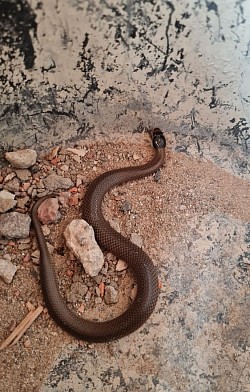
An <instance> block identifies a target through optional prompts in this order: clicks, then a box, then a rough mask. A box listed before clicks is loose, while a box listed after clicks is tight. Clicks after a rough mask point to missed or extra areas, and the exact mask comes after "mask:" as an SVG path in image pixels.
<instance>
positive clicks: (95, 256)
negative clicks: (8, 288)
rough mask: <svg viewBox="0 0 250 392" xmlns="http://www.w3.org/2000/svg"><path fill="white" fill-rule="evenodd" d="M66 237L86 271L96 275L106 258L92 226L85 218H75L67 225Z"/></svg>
mask: <svg viewBox="0 0 250 392" xmlns="http://www.w3.org/2000/svg"><path fill="white" fill-rule="evenodd" d="M64 237H65V239H66V243H67V246H68V247H69V248H70V249H71V250H72V251H73V253H74V254H75V255H76V257H77V258H78V259H79V261H80V262H81V263H82V265H83V268H84V270H85V271H86V273H87V274H89V275H90V276H96V275H97V274H98V272H99V271H100V270H101V268H102V266H103V263H104V258H103V254H102V251H101V249H100V248H99V246H98V245H97V243H96V240H95V236H94V231H93V229H92V227H91V226H90V225H89V224H88V223H87V222H85V221H84V220H83V219H74V220H73V221H71V222H70V224H69V225H68V226H67V227H66V229H65V231H64Z"/></svg>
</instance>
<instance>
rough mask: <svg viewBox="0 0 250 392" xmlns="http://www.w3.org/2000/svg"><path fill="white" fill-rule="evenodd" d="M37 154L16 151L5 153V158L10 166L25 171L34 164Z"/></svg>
mask: <svg viewBox="0 0 250 392" xmlns="http://www.w3.org/2000/svg"><path fill="white" fill-rule="evenodd" d="M36 157H37V153H36V151H35V150H30V149H26V150H18V151H14V152H6V154H5V158H6V159H7V161H9V162H10V164H11V166H13V167H16V168H19V169H27V168H28V167H30V166H32V165H34V164H35V163H36Z"/></svg>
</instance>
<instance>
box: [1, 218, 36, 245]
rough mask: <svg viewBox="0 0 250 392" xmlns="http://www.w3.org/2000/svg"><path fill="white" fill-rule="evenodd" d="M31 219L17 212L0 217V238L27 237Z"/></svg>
mask: <svg viewBox="0 0 250 392" xmlns="http://www.w3.org/2000/svg"><path fill="white" fill-rule="evenodd" d="M30 223H31V219H30V217H29V215H24V214H20V213H19V212H6V213H5V214H2V215H0V238H8V239H12V238H26V237H28V236H29V232H30Z"/></svg>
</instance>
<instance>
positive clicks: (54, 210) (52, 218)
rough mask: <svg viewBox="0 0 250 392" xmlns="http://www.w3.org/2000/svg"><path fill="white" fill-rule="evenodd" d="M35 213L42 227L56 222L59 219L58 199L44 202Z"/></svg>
mask: <svg viewBox="0 0 250 392" xmlns="http://www.w3.org/2000/svg"><path fill="white" fill-rule="evenodd" d="M37 213H38V218H39V220H40V221H41V222H42V224H43V225H48V224H50V223H53V222H56V221H57V220H58V219H59V218H60V213H59V203H58V199H56V198H54V197H53V198H49V199H46V200H44V202H43V203H42V204H41V205H40V206H39V208H38V211H37Z"/></svg>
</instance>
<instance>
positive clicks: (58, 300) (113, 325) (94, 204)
mask: <svg viewBox="0 0 250 392" xmlns="http://www.w3.org/2000/svg"><path fill="white" fill-rule="evenodd" d="M151 136H152V143H153V146H154V151H155V153H154V157H153V158H152V159H151V160H150V161H149V162H147V163H146V164H144V165H141V166H133V167H127V168H122V169H115V170H111V171H108V172H106V173H103V174H102V175H100V176H99V177H97V178H96V179H95V180H94V181H93V182H92V183H91V184H90V185H89V186H88V188H87V191H86V194H85V196H84V199H83V205H82V218H83V219H85V220H86V221H87V222H88V223H89V224H90V225H91V226H92V227H93V229H94V232H95V237H96V240H97V242H98V244H99V246H100V247H101V248H102V249H103V250H104V249H105V250H108V251H109V252H111V253H113V254H114V255H115V256H116V257H117V258H118V259H122V260H124V261H126V262H127V264H128V266H129V267H130V268H131V270H132V271H133V273H134V275H135V278H136V281H137V295H136V298H135V300H134V302H133V303H132V305H131V306H130V307H129V308H128V309H127V310H126V311H125V312H124V313H123V314H121V315H120V316H118V317H116V318H114V319H112V320H108V321H103V322H96V321H90V320H86V319H84V318H82V317H80V316H78V315H77V314H76V313H75V312H74V311H73V310H71V309H69V308H68V306H67V304H66V302H65V300H64V299H63V297H62V296H61V294H60V291H59V287H58V283H57V277H56V273H55V270H54V266H53V262H52V260H51V256H50V254H49V251H48V247H47V244H46V240H45V237H44V234H43V231H42V227H41V224H40V222H39V220H38V216H37V210H38V208H39V206H40V205H41V203H42V202H43V201H44V199H46V198H49V197H53V195H47V196H45V197H44V198H42V199H40V200H38V201H37V202H36V203H35V204H34V205H33V207H32V210H31V219H32V224H33V227H34V230H35V235H36V238H37V242H38V247H39V249H40V276H41V287H42V292H43V296H44V300H45V304H46V306H47V308H48V311H49V314H50V315H51V317H52V318H53V319H54V320H55V321H56V322H57V323H58V324H59V325H60V326H61V327H62V328H63V329H64V330H66V331H67V332H68V333H70V334H71V335H74V336H75V337H77V338H79V339H82V340H85V341H88V342H107V341H110V340H114V339H118V338H121V337H122V336H125V335H128V334H130V333H131V332H133V331H135V330H136V329H138V328H139V327H141V326H142V325H143V324H144V323H145V321H146V320H147V319H148V318H149V316H150V315H151V313H152V312H153V310H154V308H155V305H156V302H157V298H158V290H159V289H158V276H157V271H156V268H155V266H154V264H153V262H152V260H151V259H150V257H149V256H148V255H147V254H146V253H145V252H144V251H143V250H142V249H141V248H139V247H138V246H137V245H135V244H133V243H132V242H130V241H129V240H128V239H127V238H125V237H123V236H122V235H121V234H120V233H118V232H116V231H115V230H114V229H113V228H112V227H111V226H110V224H109V223H108V222H107V221H106V220H105V218H104V216H103V213H102V200H103V198H104V195H105V194H106V193H107V192H108V191H109V190H110V189H111V188H113V187H115V186H118V185H121V184H123V183H125V182H128V181H132V180H136V179H139V178H143V177H145V176H148V175H150V174H153V173H154V172H156V171H157V170H158V169H159V168H160V167H161V166H162V165H163V163H164V159H165V146H166V141H165V138H164V136H163V133H162V132H161V131H160V130H159V129H158V128H156V129H155V130H153V132H152V134H151Z"/></svg>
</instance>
